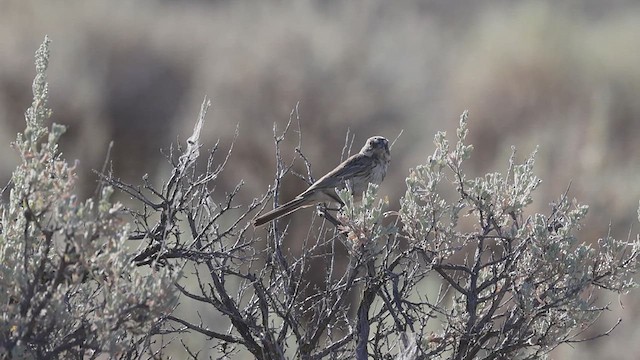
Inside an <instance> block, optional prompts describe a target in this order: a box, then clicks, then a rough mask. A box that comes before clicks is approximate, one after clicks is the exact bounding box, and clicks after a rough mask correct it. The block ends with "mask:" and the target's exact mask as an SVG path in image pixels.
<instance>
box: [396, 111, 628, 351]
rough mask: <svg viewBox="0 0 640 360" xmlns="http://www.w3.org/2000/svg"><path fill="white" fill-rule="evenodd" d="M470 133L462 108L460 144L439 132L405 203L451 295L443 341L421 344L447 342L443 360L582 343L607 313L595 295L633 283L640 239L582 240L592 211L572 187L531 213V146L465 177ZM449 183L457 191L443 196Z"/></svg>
mask: <svg viewBox="0 0 640 360" xmlns="http://www.w3.org/2000/svg"><path fill="white" fill-rule="evenodd" d="M466 134H467V113H464V114H463V115H462V117H461V119H460V127H459V129H458V132H457V137H458V141H457V143H456V146H455V148H454V149H453V150H451V149H450V145H449V142H448V141H447V140H446V138H445V134H444V133H438V134H437V135H436V136H435V145H436V150H435V152H434V154H433V155H432V156H430V157H429V158H428V160H427V162H426V164H424V165H420V166H417V167H416V168H415V169H413V170H412V171H411V172H410V174H409V177H408V178H407V180H406V182H407V192H406V195H405V196H404V198H403V199H402V201H401V206H402V207H401V210H400V217H401V219H402V224H403V227H402V235H403V236H406V237H407V239H408V240H409V243H410V244H411V246H417V247H421V248H422V249H424V251H425V252H426V253H428V254H430V256H429V260H430V263H431V265H430V266H431V267H432V268H433V269H434V270H435V271H436V272H437V273H438V274H439V275H440V277H441V278H442V279H443V280H444V282H445V284H447V286H448V287H449V290H450V294H451V296H452V301H453V303H452V304H453V305H452V306H446V305H440V306H438V307H437V311H436V312H437V313H439V314H440V315H441V316H442V319H444V321H443V322H442V326H441V327H440V330H437V331H435V332H434V334H433V336H432V339H436V340H437V341H433V342H431V343H430V342H429V341H425V346H427V348H436V347H438V348H441V349H442V350H443V352H442V353H440V356H441V357H444V358H447V357H449V356H452V357H453V358H459V359H470V358H474V359H475V358H486V359H491V358H496V357H497V358H501V357H505V356H506V357H508V358H516V357H518V358H520V357H521V358H542V357H544V356H545V354H546V353H547V352H548V351H549V350H551V349H553V348H555V347H556V346H558V345H559V344H562V343H570V342H574V341H581V337H580V336H576V334H577V332H578V331H579V330H582V329H584V327H586V326H589V325H591V324H592V323H593V322H594V321H595V319H596V318H597V317H598V316H599V315H600V314H601V313H602V312H603V311H604V310H606V307H602V305H598V304H597V302H596V301H595V295H594V292H595V291H596V290H598V289H604V290H610V291H615V292H618V293H621V292H625V291H627V290H629V289H631V288H632V287H634V286H636V283H635V282H634V281H633V280H632V276H633V274H635V272H636V270H637V266H638V250H639V245H640V243H639V241H638V240H616V239H613V238H611V237H610V236H608V235H607V236H606V237H605V238H603V239H600V240H598V241H597V243H596V245H591V244H590V242H589V241H586V240H585V239H578V238H577V237H576V234H577V231H578V230H579V229H580V224H581V223H582V222H583V221H584V218H585V216H586V214H587V209H588V208H587V206H584V205H580V204H578V203H577V202H576V201H575V200H574V201H570V200H569V199H568V197H567V194H564V195H563V196H562V197H561V198H560V199H559V200H558V201H557V202H556V203H555V204H552V208H551V211H550V214H548V215H543V214H531V215H527V214H526V212H525V208H526V206H527V205H529V204H531V202H532V200H533V192H534V191H535V190H536V188H537V187H538V184H539V183H540V179H538V178H537V177H536V176H535V175H534V173H533V165H534V156H535V153H533V154H532V155H531V156H530V157H529V158H527V159H526V160H525V162H524V163H522V164H517V163H516V161H515V150H514V152H513V155H512V156H511V158H510V160H509V166H508V169H507V172H506V174H505V175H503V174H500V173H490V174H487V175H485V176H484V177H478V178H475V179H469V178H467V177H466V176H465V174H464V172H463V163H464V162H465V161H466V160H468V159H469V158H470V155H471V150H472V147H471V146H469V145H465V144H464V140H465V136H466ZM451 185H453V189H452V190H453V191H454V192H455V193H456V194H457V195H456V196H455V197H453V198H452V199H445V198H444V197H443V195H441V194H442V193H443V190H445V189H446V187H447V186H451ZM463 218H464V221H462V219H463ZM462 224H464V226H463V225H462ZM460 255H463V257H460Z"/></svg>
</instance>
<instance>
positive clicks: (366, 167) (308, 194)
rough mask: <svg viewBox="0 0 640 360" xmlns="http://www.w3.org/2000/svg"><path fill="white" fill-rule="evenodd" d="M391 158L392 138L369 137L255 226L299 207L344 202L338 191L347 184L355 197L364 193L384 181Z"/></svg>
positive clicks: (262, 216)
mask: <svg viewBox="0 0 640 360" xmlns="http://www.w3.org/2000/svg"><path fill="white" fill-rule="evenodd" d="M390 161H391V153H390V152H389V141H388V140H387V139H385V138H384V137H382V136H374V137H370V138H369V139H368V140H367V142H366V143H365V144H364V146H363V147H362V150H360V152H359V153H357V154H355V155H353V156H351V157H350V158H348V159H347V160H345V161H344V162H342V164H340V165H338V166H337V167H336V168H335V169H333V170H331V171H330V172H329V173H328V174H326V175H325V176H323V177H321V178H320V179H319V180H318V181H316V182H314V183H313V184H311V186H309V188H308V189H307V190H305V191H304V192H302V193H301V194H300V195H298V196H296V197H295V198H293V200H291V201H289V202H287V203H285V204H283V205H280V206H278V207H277V208H275V209H273V210H271V211H269V212H267V213H265V214H263V215H261V216H258V217H257V218H256V219H255V220H254V225H255V226H261V225H264V224H266V223H268V222H270V221H273V220H275V219H278V218H280V217H282V216H285V215H287V214H290V213H292V212H294V211H296V210H298V209H302V208H305V207H309V206H313V205H317V204H320V203H327V202H337V203H339V204H340V205H344V204H343V203H342V201H341V200H340V198H339V197H338V195H337V194H336V189H343V188H345V187H347V188H349V189H350V190H351V193H352V194H353V195H354V196H362V193H363V192H364V191H365V190H366V189H367V186H368V185H369V183H373V184H380V183H381V182H382V180H383V179H384V176H385V175H386V174H387V167H388V166H389V162H390Z"/></svg>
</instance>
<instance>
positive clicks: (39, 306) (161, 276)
mask: <svg viewBox="0 0 640 360" xmlns="http://www.w3.org/2000/svg"><path fill="white" fill-rule="evenodd" d="M48 61H49V39H48V38H45V41H44V42H43V44H42V45H41V46H40V48H39V49H38V51H37V52H36V77H35V80H34V82H33V103H32V105H31V107H30V108H29V109H28V110H27V111H26V114H25V117H26V124H27V126H26V129H25V131H24V133H22V134H18V136H17V139H16V141H15V142H14V143H13V148H14V149H15V150H16V151H17V152H18V155H19V156H20V160H21V162H20V164H19V165H18V167H17V168H16V170H15V171H14V172H13V174H12V177H11V183H10V186H9V187H8V188H7V189H10V196H9V201H8V203H5V202H3V203H2V204H1V214H2V227H1V228H0V353H2V354H3V355H2V356H3V357H5V358H16V359H22V358H47V359H50V358H85V357H91V356H97V355H100V354H108V355H109V356H110V357H112V358H118V357H123V358H124V357H127V356H131V355H132V354H135V353H136V352H138V351H140V350H141V349H144V348H145V346H144V345H143V343H142V341H143V340H144V339H145V337H146V336H147V335H148V334H150V332H151V331H152V326H153V325H154V323H155V322H156V321H157V317H158V315H160V314H162V313H164V312H166V311H168V310H169V309H170V307H171V306H172V304H173V303H174V301H175V296H174V294H173V292H172V290H171V286H170V285H171V280H172V276H171V274H170V273H169V272H168V271H165V270H163V271H155V272H149V271H144V272H143V271H141V269H138V268H136V266H135V265H133V262H132V261H131V255H130V254H129V253H128V251H127V248H126V246H125V242H126V240H127V238H128V236H127V231H128V226H127V224H126V223H125V222H123V220H122V219H121V218H120V215H119V210H120V207H121V205H119V204H117V203H116V204H114V203H111V202H110V201H109V197H110V195H111V193H112V192H113V191H112V189H111V188H110V187H104V188H102V190H101V194H100V197H99V199H97V201H94V200H92V199H88V200H86V201H81V200H79V199H78V198H77V196H76V195H74V193H73V192H74V188H75V183H76V175H75V172H74V170H75V169H74V166H70V165H69V164H68V163H67V162H66V161H65V160H64V158H63V157H62V153H61V152H60V150H59V149H58V140H59V139H60V136H62V134H63V133H64V131H65V128H64V126H62V125H58V124H53V125H52V126H51V128H50V129H49V128H47V126H46V121H47V120H48V119H49V117H50V115H51V110H50V109H49V108H48V106H47V101H48V95H49V94H48V90H49V89H48V85H47V82H46V70H47V66H48Z"/></svg>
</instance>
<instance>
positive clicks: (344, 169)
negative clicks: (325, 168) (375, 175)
mask: <svg viewBox="0 0 640 360" xmlns="http://www.w3.org/2000/svg"><path fill="white" fill-rule="evenodd" d="M370 161H371V158H370V157H369V156H366V155H363V154H355V155H353V156H351V157H350V158H348V159H347V160H345V161H344V162H342V164H340V165H338V166H336V168H335V169H333V170H331V171H330V172H328V173H327V174H326V175H325V176H323V177H321V178H320V179H318V181H316V182H314V183H313V184H311V186H309V188H308V189H307V190H306V191H305V193H306V192H311V191H314V190H318V189H332V188H335V187H338V186H340V185H342V184H343V183H344V181H345V180H348V179H351V178H353V177H354V176H358V174H359V173H361V172H363V171H366V170H367V168H368V167H369V166H367V165H368V164H369V162H370Z"/></svg>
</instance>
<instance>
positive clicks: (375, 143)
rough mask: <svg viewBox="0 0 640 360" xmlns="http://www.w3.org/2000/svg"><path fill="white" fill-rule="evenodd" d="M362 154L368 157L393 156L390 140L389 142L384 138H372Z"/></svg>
mask: <svg viewBox="0 0 640 360" xmlns="http://www.w3.org/2000/svg"><path fill="white" fill-rule="evenodd" d="M360 153H361V154H364V155H367V156H373V155H377V156H381V157H383V158H388V157H390V156H391V152H390V151H389V140H387V139H386V138H385V137H383V136H372V137H370V138H369V139H367V142H366V143H365V144H364V146H363V147H362V150H360Z"/></svg>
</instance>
